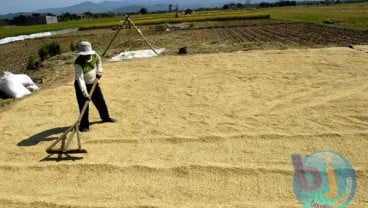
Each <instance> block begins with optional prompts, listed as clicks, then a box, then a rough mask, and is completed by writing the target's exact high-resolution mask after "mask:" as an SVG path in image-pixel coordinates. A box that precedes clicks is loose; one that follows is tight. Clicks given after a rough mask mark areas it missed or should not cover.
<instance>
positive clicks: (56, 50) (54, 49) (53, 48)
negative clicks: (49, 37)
mask: <svg viewBox="0 0 368 208" xmlns="http://www.w3.org/2000/svg"><path fill="white" fill-rule="evenodd" d="M47 50H48V52H49V55H50V56H56V55H59V54H60V53H61V50H60V44H59V43H57V42H52V43H50V44H48V45H47Z"/></svg>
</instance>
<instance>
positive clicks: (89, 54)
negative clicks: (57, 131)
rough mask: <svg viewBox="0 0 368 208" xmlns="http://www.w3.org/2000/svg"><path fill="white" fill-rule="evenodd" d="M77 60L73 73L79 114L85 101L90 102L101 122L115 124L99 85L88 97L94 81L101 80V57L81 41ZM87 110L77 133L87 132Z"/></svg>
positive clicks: (88, 44)
mask: <svg viewBox="0 0 368 208" xmlns="http://www.w3.org/2000/svg"><path fill="white" fill-rule="evenodd" d="M77 55H78V56H77V58H76V60H75V62H74V71H75V82H74V87H75V94H76V96H77V101H78V106H79V112H81V111H82V108H83V105H84V103H85V102H86V101H90V100H92V102H93V104H94V105H95V106H96V108H97V110H98V113H99V114H100V118H101V119H102V122H116V120H115V119H113V118H111V117H110V115H109V111H108V109H107V106H106V103H105V99H104V97H103V95H102V91H101V88H100V86H99V83H97V85H96V88H95V91H94V92H93V94H92V97H89V95H88V94H89V91H90V90H91V88H92V85H93V83H94V81H95V80H96V79H97V81H98V80H99V79H101V76H102V63H101V57H100V56H99V55H98V54H97V53H96V51H94V50H92V45H91V43H90V42H88V41H82V42H81V43H80V45H79V48H78V53H77ZM88 110H89V108H88V107H87V109H86V112H85V113H84V115H83V117H82V120H81V122H80V125H79V131H82V132H86V131H88V130H89V120H88Z"/></svg>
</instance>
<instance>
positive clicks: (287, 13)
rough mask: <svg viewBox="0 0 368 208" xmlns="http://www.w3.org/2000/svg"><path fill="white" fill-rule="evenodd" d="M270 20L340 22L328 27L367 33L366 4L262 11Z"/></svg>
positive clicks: (297, 7)
mask: <svg viewBox="0 0 368 208" xmlns="http://www.w3.org/2000/svg"><path fill="white" fill-rule="evenodd" d="M261 11H262V12H265V13H268V14H270V15H271V18H272V19H278V20H287V21H296V22H308V23H314V24H323V25H326V24H324V23H323V22H324V21H325V20H331V19H335V20H341V21H342V22H341V23H338V24H334V25H330V26H333V27H338V28H347V29H354V30H363V31H368V2H363V3H351V4H337V5H330V6H296V7H281V8H267V9H262V10H261Z"/></svg>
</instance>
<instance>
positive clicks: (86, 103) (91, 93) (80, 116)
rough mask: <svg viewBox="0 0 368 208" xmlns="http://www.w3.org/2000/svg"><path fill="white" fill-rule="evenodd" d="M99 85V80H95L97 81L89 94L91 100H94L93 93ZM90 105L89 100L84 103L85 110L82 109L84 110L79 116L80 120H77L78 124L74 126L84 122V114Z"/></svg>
mask: <svg viewBox="0 0 368 208" xmlns="http://www.w3.org/2000/svg"><path fill="white" fill-rule="evenodd" d="M97 83H98V79H97V78H96V79H95V81H94V82H93V85H92V88H91V90H90V91H89V94H88V96H89V97H90V98H91V99H92V95H93V92H94V91H95V89H96V86H97ZM88 104H89V100H86V102H85V103H84V105H83V108H82V110H81V112H80V114H79V117H78V120H77V122H75V124H74V125H76V124H79V123H80V121H81V120H82V117H83V115H84V113H86V110H87V107H88Z"/></svg>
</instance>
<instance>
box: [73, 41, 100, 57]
mask: <svg viewBox="0 0 368 208" xmlns="http://www.w3.org/2000/svg"><path fill="white" fill-rule="evenodd" d="M95 53H96V51H94V50H92V45H91V43H90V42H88V41H82V42H80V44H79V48H78V53H77V54H78V55H82V56H85V55H92V54H95Z"/></svg>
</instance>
